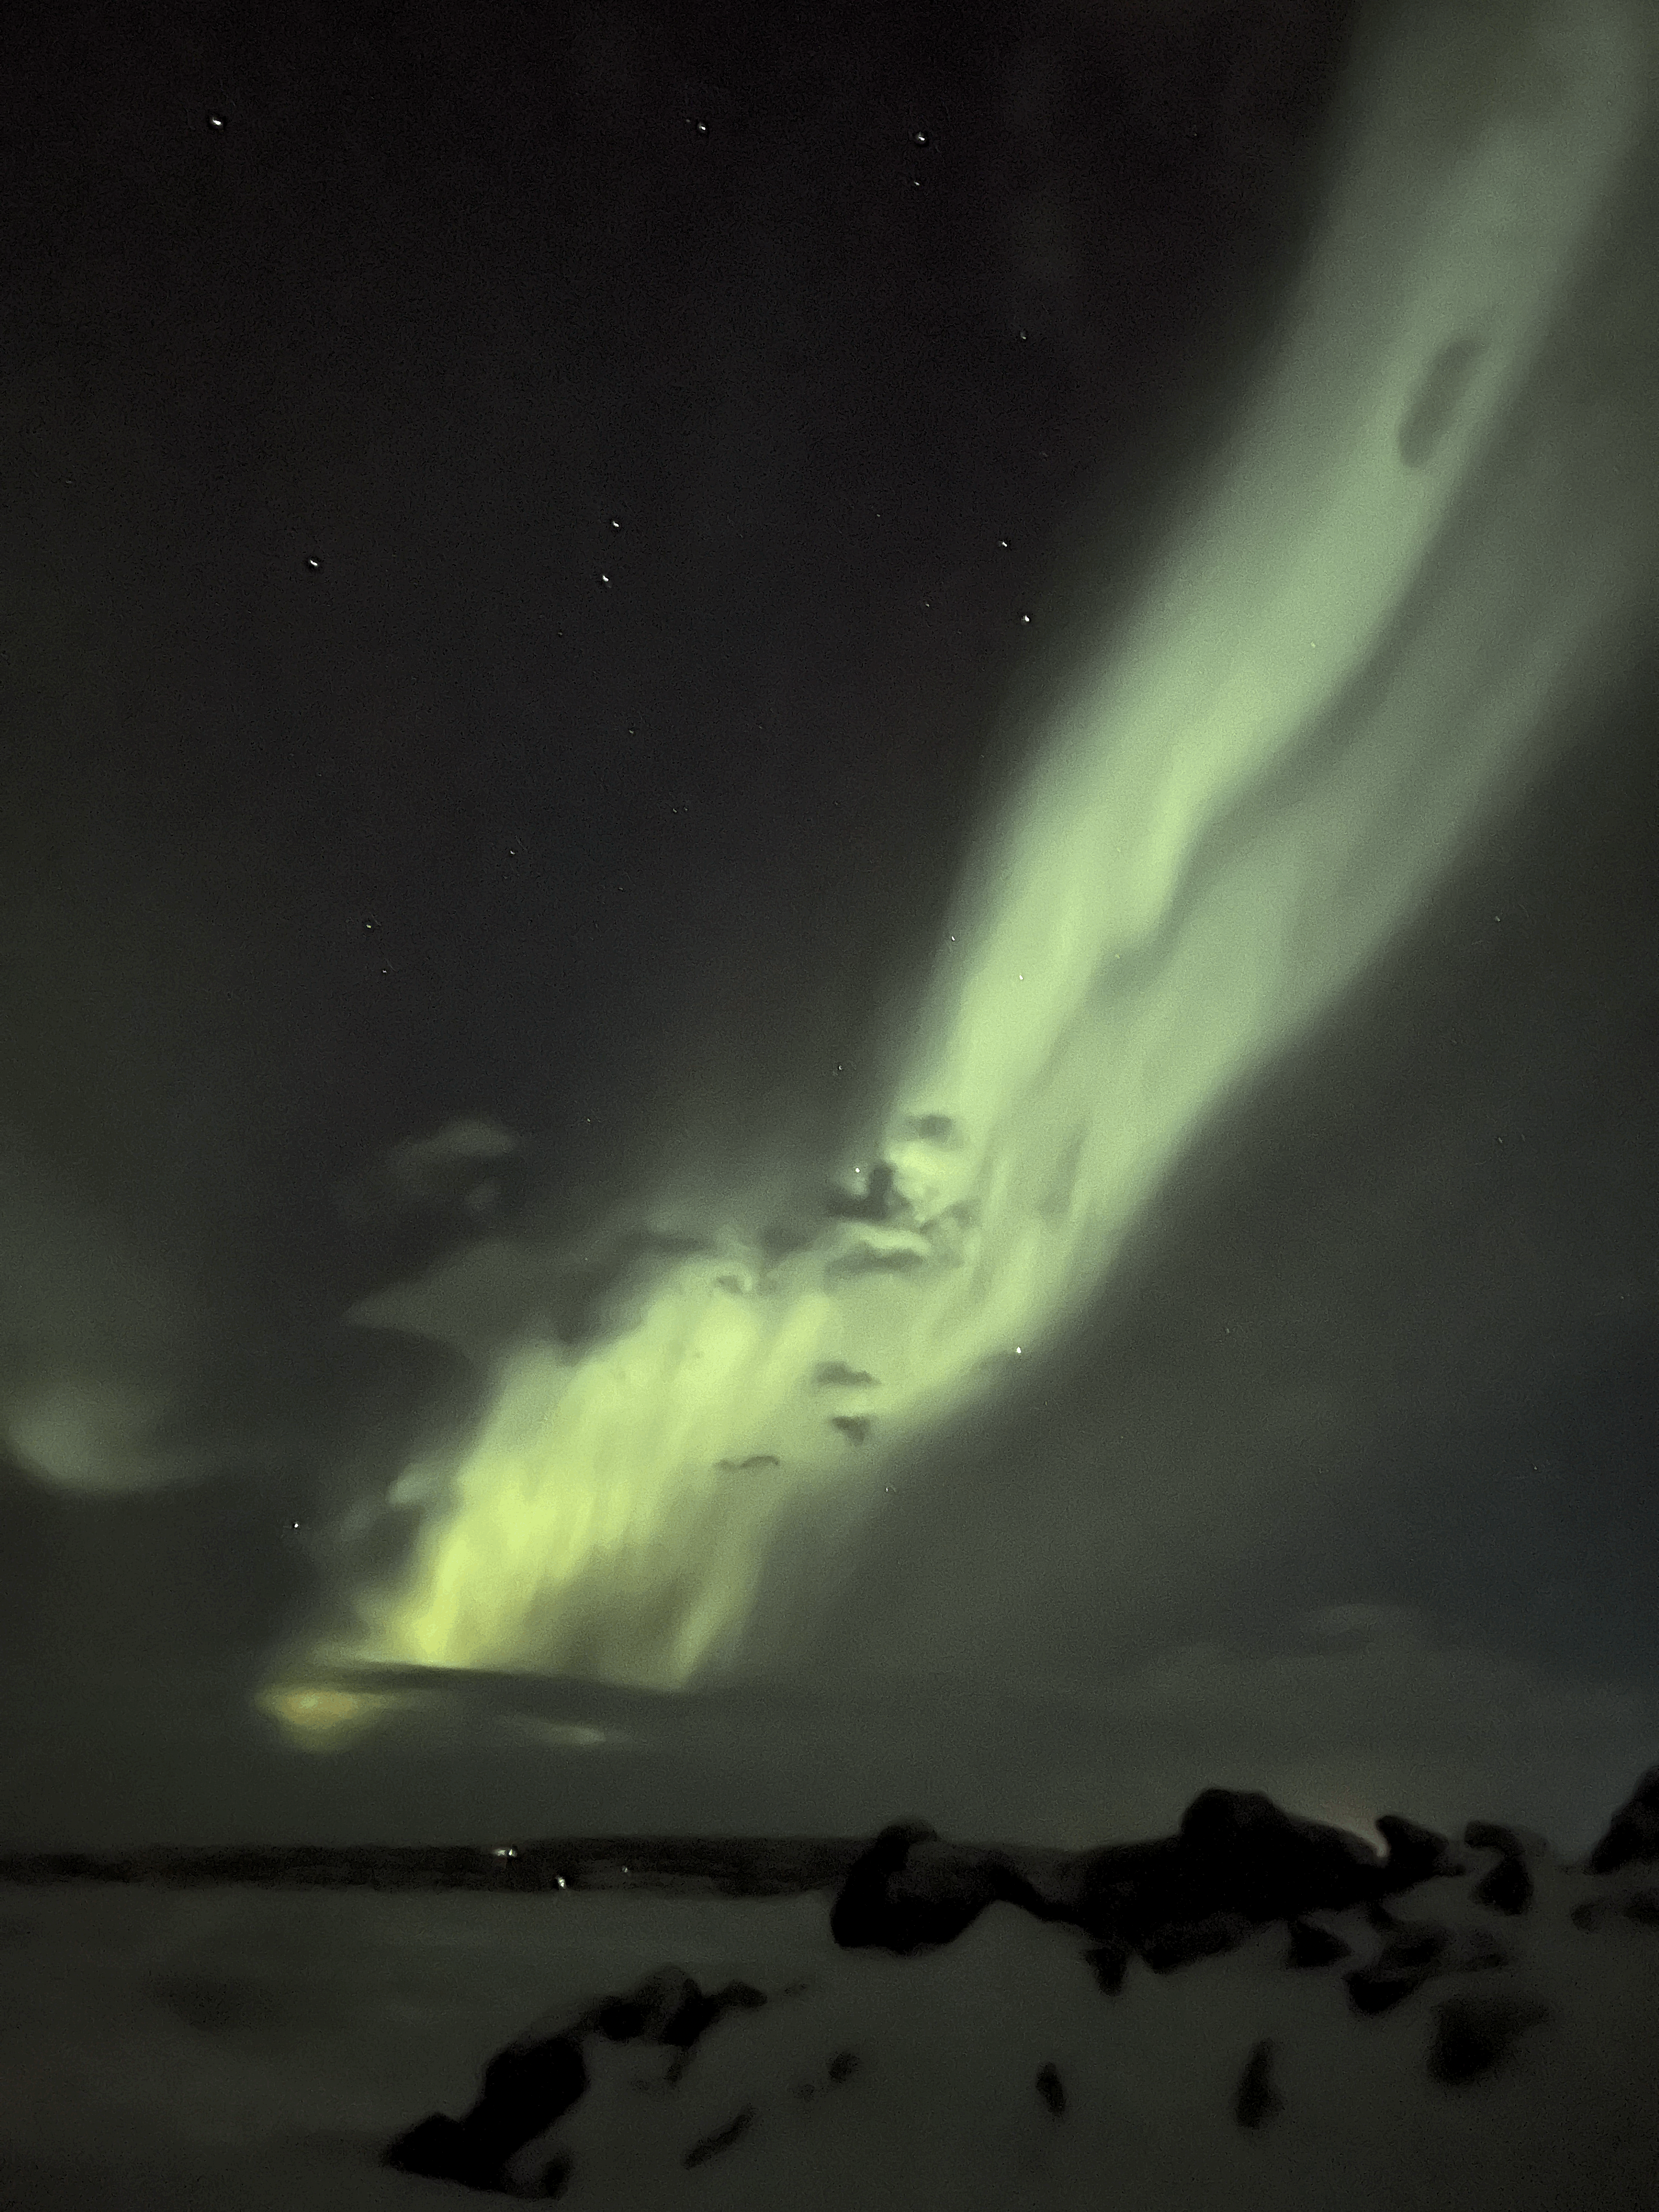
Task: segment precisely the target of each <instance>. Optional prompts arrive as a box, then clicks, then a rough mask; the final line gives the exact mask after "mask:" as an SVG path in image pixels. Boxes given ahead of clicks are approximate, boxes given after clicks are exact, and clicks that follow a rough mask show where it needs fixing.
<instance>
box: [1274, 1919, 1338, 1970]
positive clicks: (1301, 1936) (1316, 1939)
mask: <svg viewBox="0 0 1659 2212" xmlns="http://www.w3.org/2000/svg"><path fill="white" fill-rule="evenodd" d="M1290 1934H1291V1948H1290V1949H1289V1950H1288V1951H1287V1952H1286V1954H1285V1965H1286V1966H1291V1967H1295V1968H1302V1969H1306V1968H1310V1967H1315V1966H1334V1964H1335V1963H1336V1961H1337V1960H1339V1959H1346V1958H1350V1957H1352V1952H1353V1947H1352V1944H1350V1943H1345V1942H1343V1940H1342V1938H1341V1937H1340V1936H1338V1935H1335V1934H1334V1933H1333V1932H1332V1930H1331V1929H1328V1928H1316V1927H1315V1926H1314V1924H1313V1923H1312V1922H1311V1921H1310V1920H1292V1921H1291V1927H1290Z"/></svg>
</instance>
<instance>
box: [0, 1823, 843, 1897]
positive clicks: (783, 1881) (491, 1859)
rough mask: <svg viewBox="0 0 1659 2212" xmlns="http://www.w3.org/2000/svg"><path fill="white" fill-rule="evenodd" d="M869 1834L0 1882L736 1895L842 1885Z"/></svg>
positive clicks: (101, 1871)
mask: <svg viewBox="0 0 1659 2212" xmlns="http://www.w3.org/2000/svg"><path fill="white" fill-rule="evenodd" d="M867 1841H868V1838H864V1837H850V1838H845V1837H828V1838H823V1837H811V1836H807V1837H793V1836H784V1837H775V1836H765V1837H744V1836H732V1837H727V1836H719V1837H713V1838H703V1837H695V1836H693V1837H687V1836H597V1837H595V1836H582V1837H559V1838H552V1839H542V1840H538V1841H534V1842H528V1843H517V1842H508V1843H502V1844H489V1845H486V1844H280V1845H277V1844H226V1845H205V1846H199V1847H191V1846H180V1845H177V1844H165V1845H161V1844H158V1845H155V1846H151V1847H149V1848H145V1849H141V1850H125V1851H8V1852H0V1882H19V1883H26V1884H28V1885H30V1886H40V1885H42V1884H48V1883H54V1882H67V1881H96V1882H140V1883H148V1884H151V1885H154V1886H155V1887H163V1888H169V1889H193V1888H204V1887H212V1886H214V1885H216V1884H222V1883H227V1882H246V1883H249V1884H253V1885H257V1886H258V1887H265V1888H279V1889H380V1890H422V1889H471V1890H489V1891H507V1892H520V1893H521V1892H526V1891H541V1890H556V1889H559V1888H561V1887H562V1888H565V1889H617V1888H620V1887H638V1888H641V1889H653V1890H669V1891H672V1892H678V1893H682V1894H684V1893H692V1894H696V1893H705V1894H714V1895H720V1896H729V1897H786V1896H796V1895H800V1894H803V1893H807V1892H810V1891H812V1890H818V1889H835V1888H837V1887H839V1886H840V1884H841V1882H842V1881H843V1880H844V1878H845V1876H846V1875H847V1873H848V1869H850V1868H851V1867H852V1866H853V1864H854V1862H855V1861H856V1860H857V1858H858V1857H859V1856H860V1853H861V1852H862V1851H863V1850H865V1848H866V1844H867Z"/></svg>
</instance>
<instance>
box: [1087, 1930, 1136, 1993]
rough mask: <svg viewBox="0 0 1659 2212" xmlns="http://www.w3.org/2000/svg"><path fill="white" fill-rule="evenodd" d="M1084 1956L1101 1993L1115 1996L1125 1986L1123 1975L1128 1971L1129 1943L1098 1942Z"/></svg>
mask: <svg viewBox="0 0 1659 2212" xmlns="http://www.w3.org/2000/svg"><path fill="white" fill-rule="evenodd" d="M1083 1957H1084V1961H1085V1965H1086V1966H1088V1968H1089V1970H1090V1972H1091V1973H1092V1974H1093V1976H1094V1978H1095V1987H1096V1988H1097V1990H1099V1991H1100V1993H1101V1995H1102V1996H1108V1997H1115V1996H1116V1995H1117V1993H1118V1991H1119V1990H1121V1988H1122V1987H1123V1977H1124V1975H1125V1974H1126V1973H1127V1972H1128V1968H1129V1957H1130V1953H1129V1947H1128V1945H1127V1943H1120V1942H1109V1943H1096V1944H1094V1945H1093V1946H1091V1948H1090V1949H1088V1950H1086V1951H1085V1953H1084V1954H1083Z"/></svg>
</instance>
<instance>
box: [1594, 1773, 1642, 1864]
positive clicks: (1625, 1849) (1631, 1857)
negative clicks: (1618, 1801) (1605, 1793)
mask: <svg viewBox="0 0 1659 2212" xmlns="http://www.w3.org/2000/svg"><path fill="white" fill-rule="evenodd" d="M1655 1861H1659V1766H1650V1767H1649V1769H1648V1771H1647V1772H1646V1773H1645V1774H1644V1775H1643V1777H1642V1778H1641V1780H1640V1781H1639V1782H1638V1784H1637V1785H1636V1787H1635V1789H1634V1790H1632V1792H1631V1794H1630V1796H1628V1797H1627V1798H1626V1800H1625V1802H1624V1803H1623V1804H1622V1805H1621V1806H1620V1808H1619V1810H1618V1811H1617V1812H1616V1813H1615V1814H1613V1820H1612V1823H1611V1825H1610V1826H1609V1827H1608V1829H1607V1833H1606V1835H1604V1836H1603V1837H1602V1838H1601V1842H1600V1843H1598V1844H1596V1846H1595V1850H1593V1851H1591V1853H1590V1855H1589V1860H1588V1861H1587V1864H1588V1866H1589V1870H1590V1872H1591V1873H1592V1874H1617V1873H1618V1871H1619V1869H1620V1867H1624V1866H1630V1865H1632V1864H1638V1865H1644V1866H1645V1865H1650V1864H1651V1863H1654V1862H1655Z"/></svg>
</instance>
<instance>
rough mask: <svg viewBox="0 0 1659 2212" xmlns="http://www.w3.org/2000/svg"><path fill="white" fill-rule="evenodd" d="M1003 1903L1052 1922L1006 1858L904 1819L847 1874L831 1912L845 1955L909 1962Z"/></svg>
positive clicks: (832, 1926)
mask: <svg viewBox="0 0 1659 2212" xmlns="http://www.w3.org/2000/svg"><path fill="white" fill-rule="evenodd" d="M999 1900H1006V1901H1008V1902H1010V1903H1012V1904H1017V1905H1023V1906H1024V1908H1025V1909H1026V1910H1027V1911H1031V1912H1034V1913H1036V1914H1037V1915H1039V1916H1040V1917H1048V1914H1047V1912H1046V1911H1045V1908H1044V1904H1043V1900H1042V1899H1041V1898H1040V1897H1039V1896H1038V1895H1037V1893H1036V1890H1035V1889H1034V1888H1033V1887H1032V1886H1031V1884H1030V1882H1029V1881H1027V1880H1026V1878H1025V1877H1024V1875H1022V1874H1021V1873H1020V1872H1019V1871H1018V1869H1017V1868H1016V1867H1015V1866H1013V1865H1012V1863H1011V1862H1010V1861H1009V1860H1007V1859H1006V1858H1005V1857H1003V1856H1002V1855H1001V1854H1000V1853H999V1852H996V1851H987V1850H977V1849H975V1847H974V1846H972V1845H970V1844H947V1843H943V1842H941V1841H940V1839H939V1833H938V1831H937V1830H936V1829H934V1828H932V1827H930V1826H928V1824H927V1822H926V1821H925V1820H898V1821H895V1822H894V1823H893V1824H892V1825H891V1826H890V1827H886V1828H884V1829H883V1830H882V1832H881V1833H880V1834H879V1835H878V1837H877V1838H876V1839H875V1841H874V1842H873V1843H872V1844H871V1845H870V1848H869V1849H868V1850H866V1852H865V1853H864V1855H863V1857H861V1858H860V1859H859V1860H858V1861H857V1862H856V1863H854V1866H853V1867H852V1869H850V1871H849V1872H848V1876H847V1879H846V1881H844V1882H843V1883H842V1888H841V1893H840V1895H839V1896H838V1897H837V1898H836V1902H835V1904H834V1905H833V1906H832V1907H831V1908H830V1913H829V1932H830V1934H831V1936H833V1937H834V1939H835V1941H836V1942H837V1943H838V1944H840V1945H841V1947H842V1948H843V1949H844V1950H856V1949H860V1948H878V1949H881V1950H885V1951H892V1952H895V1953H896V1954H899V1955H900V1956H902V1957H903V1956H908V1955H909V1954H911V1953H913V1952H916V1951H922V1950H932V1949H937V1948H939V1946H940V1945H942V1944H945V1943H954V1942H956V1940H957V1936H960V1935H961V1934H962V1933H963V1930H964V1929H968V1928H970V1927H971V1926H972V1925H973V1923H974V1922H975V1920H977V1919H978V1917H979V1916H980V1914H981V1912H983V1911H984V1910H985V1908H986V1907H987V1905H994V1904H996V1903H997V1902H998V1901H999Z"/></svg>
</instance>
